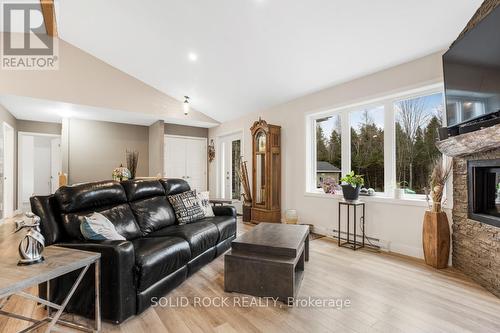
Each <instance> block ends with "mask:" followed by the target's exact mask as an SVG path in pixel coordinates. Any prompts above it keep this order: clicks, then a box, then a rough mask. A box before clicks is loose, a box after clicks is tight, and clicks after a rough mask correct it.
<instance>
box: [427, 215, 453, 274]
mask: <svg viewBox="0 0 500 333" xmlns="http://www.w3.org/2000/svg"><path fill="white" fill-rule="evenodd" d="M422 245H423V248H424V257H425V263H426V264H427V265H430V266H432V267H434V268H438V269H440V268H446V267H448V258H449V255H450V226H449V225H448V217H447V216H446V213H444V212H430V211H426V212H425V216H424V223H423V228H422Z"/></svg>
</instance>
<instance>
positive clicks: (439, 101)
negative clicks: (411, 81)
mask: <svg viewBox="0 0 500 333" xmlns="http://www.w3.org/2000/svg"><path fill="white" fill-rule="evenodd" d="M394 108H395V112H396V129H395V130H396V181H397V182H398V184H399V185H400V186H401V187H402V188H405V192H406V193H407V194H425V190H424V189H425V187H427V186H428V183H429V177H430V174H431V172H432V170H431V167H432V163H433V161H435V160H436V158H437V157H439V156H440V155H441V153H440V152H439V150H438V149H437V148H436V145H435V143H436V141H437V135H438V134H437V130H438V128H439V127H442V121H441V119H442V117H443V112H444V106H443V95H442V93H437V94H433V95H428V96H423V97H417V98H411V99H405V100H402V101H398V102H396V103H395V104H394Z"/></svg>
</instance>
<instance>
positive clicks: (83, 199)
mask: <svg viewBox="0 0 500 333" xmlns="http://www.w3.org/2000/svg"><path fill="white" fill-rule="evenodd" d="M54 196H55V198H56V200H57V202H58V205H59V210H60V214H61V220H62V225H63V228H64V230H65V231H66V234H67V235H68V236H69V237H70V238H73V239H80V240H83V236H82V234H81V232H80V224H81V222H83V221H84V219H85V216H88V215H91V214H92V213H93V212H98V213H101V214H103V215H104V216H106V218H108V219H109V220H110V221H111V223H113V225H114V226H115V228H116V231H118V233H119V234H120V235H122V236H123V237H125V238H126V239H128V240H129V239H135V238H137V237H140V236H141V235H142V233H141V230H140V228H139V226H138V225H137V223H136V221H135V217H134V214H133V213H132V210H131V209H130V206H129V205H128V202H127V196H126V194H125V190H124V189H123V187H122V186H121V185H120V183H118V182H114V181H103V182H96V183H86V184H80V185H73V186H63V187H61V188H60V189H58V190H57V191H56V193H55V195H54Z"/></svg>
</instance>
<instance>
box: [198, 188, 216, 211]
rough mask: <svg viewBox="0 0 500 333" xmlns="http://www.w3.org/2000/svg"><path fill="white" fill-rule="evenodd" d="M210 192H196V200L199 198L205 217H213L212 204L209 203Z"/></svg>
mask: <svg viewBox="0 0 500 333" xmlns="http://www.w3.org/2000/svg"><path fill="white" fill-rule="evenodd" d="M209 196H210V192H208V191H207V192H198V200H200V206H201V209H203V213H205V217H213V216H215V215H214V210H213V209H212V205H211V204H210V199H209Z"/></svg>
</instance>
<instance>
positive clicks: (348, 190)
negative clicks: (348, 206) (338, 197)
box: [340, 171, 365, 201]
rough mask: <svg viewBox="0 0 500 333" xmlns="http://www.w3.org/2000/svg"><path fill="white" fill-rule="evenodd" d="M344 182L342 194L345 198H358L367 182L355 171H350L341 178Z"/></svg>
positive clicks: (350, 199)
mask: <svg viewBox="0 0 500 333" xmlns="http://www.w3.org/2000/svg"><path fill="white" fill-rule="evenodd" d="M340 181H341V182H342V185H341V186H342V194H343V195H344V199H345V200H349V201H352V200H358V198H359V190H360V189H361V186H363V185H364V184H365V180H364V179H363V176H361V175H356V174H355V173H354V171H351V172H349V173H348V174H347V175H345V177H342V178H341V179H340Z"/></svg>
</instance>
